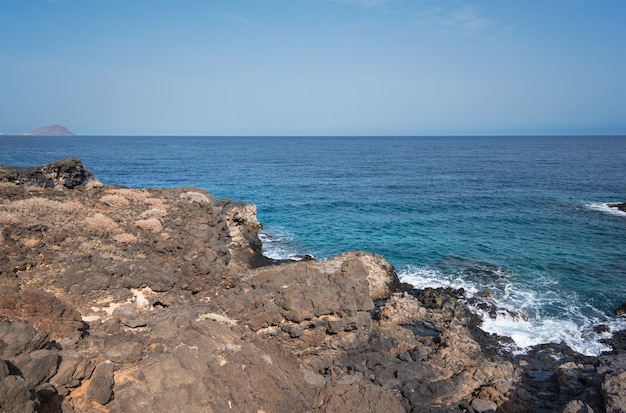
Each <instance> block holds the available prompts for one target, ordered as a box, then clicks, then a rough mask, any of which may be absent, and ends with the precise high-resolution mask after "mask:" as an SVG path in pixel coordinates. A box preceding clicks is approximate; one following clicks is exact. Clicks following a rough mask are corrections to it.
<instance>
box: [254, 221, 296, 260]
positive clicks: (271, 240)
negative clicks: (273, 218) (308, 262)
mask: <svg viewBox="0 0 626 413" xmlns="http://www.w3.org/2000/svg"><path fill="white" fill-rule="evenodd" d="M259 239H260V240H261V243H262V244H263V255H265V256H266V257H268V258H271V259H274V260H296V261H298V260H301V259H302V256H303V254H302V253H301V252H300V251H299V250H298V245H297V244H296V243H295V242H294V240H293V238H292V237H291V236H290V235H289V234H288V233H287V232H285V231H281V230H280V229H271V230H270V229H266V228H264V229H262V230H260V231H259Z"/></svg>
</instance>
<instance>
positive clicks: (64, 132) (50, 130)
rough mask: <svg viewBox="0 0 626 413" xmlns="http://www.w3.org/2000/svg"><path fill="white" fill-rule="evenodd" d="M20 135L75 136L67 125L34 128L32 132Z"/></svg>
mask: <svg viewBox="0 0 626 413" xmlns="http://www.w3.org/2000/svg"><path fill="white" fill-rule="evenodd" d="M20 135H41V136H74V134H73V133H72V132H71V131H69V130H68V129H67V128H66V127H65V126H61V125H49V126H42V127H41V128H37V129H33V130H32V131H30V132H24V133H21V134H20Z"/></svg>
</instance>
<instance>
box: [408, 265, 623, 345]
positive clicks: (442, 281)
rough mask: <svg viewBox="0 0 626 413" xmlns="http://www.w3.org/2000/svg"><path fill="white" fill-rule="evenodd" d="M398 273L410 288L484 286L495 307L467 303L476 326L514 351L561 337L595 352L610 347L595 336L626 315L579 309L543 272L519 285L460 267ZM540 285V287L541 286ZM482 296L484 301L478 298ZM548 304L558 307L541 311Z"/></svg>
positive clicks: (471, 292) (471, 291) (469, 291)
mask: <svg viewBox="0 0 626 413" xmlns="http://www.w3.org/2000/svg"><path fill="white" fill-rule="evenodd" d="M399 276H400V279H401V280H402V281H404V282H407V283H410V284H412V285H413V286H415V287H416V288H426V287H432V288H437V287H444V288H446V287H452V288H464V289H465V291H466V297H467V298H468V299H470V298H472V297H476V298H479V297H478V296H476V293H477V292H479V291H483V290H485V288H486V289H487V290H488V291H489V292H490V295H489V296H488V297H487V298H485V299H484V300H486V301H488V303H489V304H493V305H495V306H496V307H497V308H498V309H499V311H497V312H496V314H495V315H494V314H493V313H489V312H488V311H485V310H484V309H481V308H480V306H479V305H478V304H479V303H477V302H475V301H472V300H468V302H470V301H472V302H474V303H475V304H473V305H470V309H471V310H472V311H473V312H475V313H476V314H478V315H480V316H481V317H482V319H483V324H482V326H481V328H482V329H483V330H484V331H486V332H488V333H495V334H498V335H500V336H505V337H510V338H511V339H512V340H513V342H514V343H515V344H514V345H513V346H509V347H508V350H509V351H511V352H513V353H515V354H520V353H524V352H525V351H527V350H528V349H529V348H530V347H532V346H534V345H537V344H544V343H560V342H565V343H566V344H568V345H569V346H570V347H571V348H572V349H573V350H575V351H577V352H579V353H581V354H585V355H590V356H591V355H598V354H600V353H601V352H603V351H607V350H610V347H608V346H607V345H605V344H603V343H601V342H600V341H599V340H601V339H606V338H610V337H611V333H610V332H611V331H618V330H622V329H624V328H626V319H623V318H617V319H611V318H608V317H605V316H603V315H602V313H601V312H600V311H599V310H595V309H593V308H586V310H587V311H586V312H585V313H586V314H595V316H590V315H585V314H583V311H582V306H583V305H584V304H583V303H579V300H577V299H576V297H568V296H565V295H562V294H561V295H559V294H557V293H553V292H551V290H552V289H551V288H548V287H549V286H551V285H553V284H555V283H556V281H554V280H551V279H549V278H546V277H544V278H538V279H537V280H536V284H537V285H535V286H534V287H537V288H536V289H532V290H531V289H521V288H519V287H518V285H519V283H515V282H513V281H514V280H508V281H507V280H506V279H505V280H504V281H502V280H499V282H498V284H497V285H496V284H494V283H493V282H488V283H485V284H483V283H481V284H479V280H475V279H471V278H470V276H467V275H464V274H463V271H459V272H458V273H455V274H445V273H443V272H442V271H440V270H438V269H434V268H420V267H407V268H406V269H404V270H402V271H400V272H399ZM542 287H543V288H542ZM483 302H484V301H483ZM548 306H552V307H557V308H562V309H563V311H562V312H561V313H560V314H557V315H549V314H547V313H548V311H546V308H547V307H548ZM598 324H604V325H606V326H607V327H608V329H609V331H608V332H596V331H594V328H593V327H594V326H597V325H598Z"/></svg>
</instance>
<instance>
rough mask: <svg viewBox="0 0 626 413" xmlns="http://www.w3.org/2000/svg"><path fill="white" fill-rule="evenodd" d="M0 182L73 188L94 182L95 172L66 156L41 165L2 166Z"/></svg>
mask: <svg viewBox="0 0 626 413" xmlns="http://www.w3.org/2000/svg"><path fill="white" fill-rule="evenodd" d="M0 182H13V183H16V184H18V185H31V186H39V187H43V188H56V187H63V188H68V189H72V188H75V187H77V186H81V185H86V184H87V183H90V182H94V177H93V174H92V173H91V172H90V171H88V170H87V169H85V167H84V166H83V164H82V163H81V161H80V160H78V159H76V158H65V159H60V160H58V161H55V162H51V163H49V164H46V165H43V166H40V167H3V168H0Z"/></svg>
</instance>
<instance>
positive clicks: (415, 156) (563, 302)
mask: <svg viewBox="0 0 626 413" xmlns="http://www.w3.org/2000/svg"><path fill="white" fill-rule="evenodd" d="M66 156H74V157H78V158H80V159H81V160H82V161H83V163H84V164H85V166H86V167H87V168H89V169H90V170H92V171H93V172H94V174H95V175H96V177H97V178H98V179H100V180H101V181H102V182H104V183H107V184H119V185H124V186H130V187H151V186H154V187H169V186H183V185H189V186H198V187H201V188H204V189H206V190H208V191H209V192H211V193H213V194H214V195H215V196H216V197H218V198H219V197H226V198H231V199H241V200H243V201H245V202H249V203H255V204H257V207H258V218H259V221H260V222H261V223H262V224H263V225H264V226H265V230H264V232H263V234H262V237H263V240H264V248H265V252H266V254H267V255H270V256H273V257H287V256H293V255H298V254H312V255H314V256H316V257H318V258H326V257H329V256H331V255H335V254H337V253H340V252H343V251H345V250H348V249H358V250H367V251H372V252H376V253H379V254H381V255H383V256H384V257H385V258H387V260H389V261H390V262H391V263H392V264H393V265H394V266H395V267H396V269H397V271H398V272H399V274H400V275H401V277H402V278H403V279H404V280H405V281H408V282H412V283H414V284H415V285H417V286H439V285H452V286H457V287H458V286H463V287H464V288H466V289H467V290H468V291H470V292H478V291H481V290H483V289H488V290H489V291H490V292H491V296H492V298H493V299H494V300H495V301H496V302H497V303H498V304H499V305H501V306H504V307H507V308H509V309H512V310H517V311H521V312H523V313H524V314H526V315H527V317H528V318H527V319H523V318H517V319H516V318H513V317H511V316H508V315H506V314H502V315H500V316H499V317H497V318H496V319H495V320H493V319H488V320H486V323H485V325H484V328H485V329H487V330H488V331H492V332H499V333H502V334H506V335H510V336H512V337H513V338H514V339H515V341H516V343H517V344H518V345H519V346H520V347H522V348H523V347H524V346H527V345H531V344H535V343H539V342H546V341H558V340H566V341H567V342H568V343H569V344H570V345H572V346H573V347H574V348H575V349H577V350H579V351H581V352H584V353H587V354H595V353H597V352H598V351H600V350H602V349H603V347H602V346H601V345H600V344H599V343H597V339H599V338H601V336H599V335H598V334H596V333H594V332H593V330H592V326H593V325H594V324H596V323H599V322H606V323H609V324H611V325H613V326H614V328H618V327H620V326H622V324H623V323H622V322H621V320H619V319H616V318H615V317H614V316H613V309H614V308H615V307H617V306H619V305H620V304H621V303H622V302H624V301H626V242H624V241H625V240H626V214H620V213H617V212H616V211H615V210H611V209H609V208H607V207H606V206H605V204H606V203H607V202H617V201H622V202H623V201H626V137H414V138H413V137H340V138H335V137H294V138H290V137H236V138H233V137H46V138H43V137H9V136H2V137H0V163H1V164H12V165H38V164H42V163H47V162H50V161H52V160H54V159H57V158H61V157H66ZM477 311H478V310H477Z"/></svg>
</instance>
